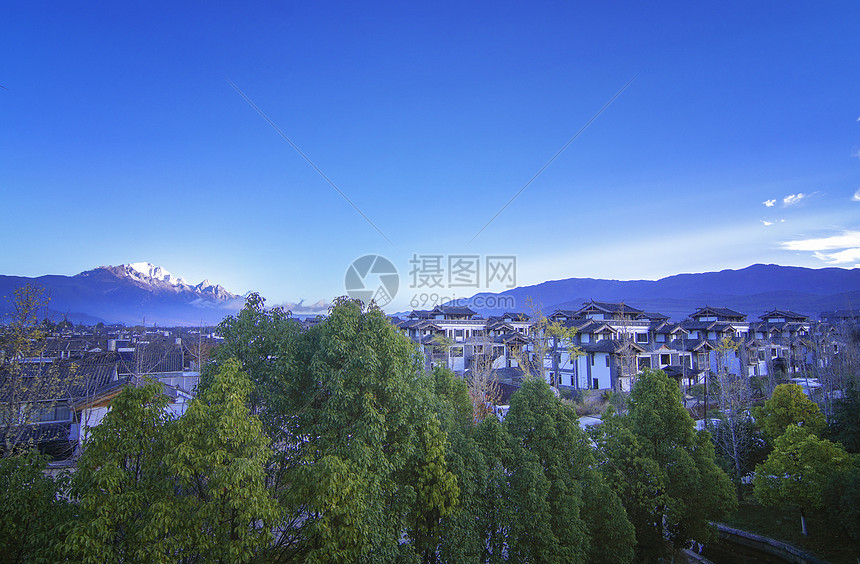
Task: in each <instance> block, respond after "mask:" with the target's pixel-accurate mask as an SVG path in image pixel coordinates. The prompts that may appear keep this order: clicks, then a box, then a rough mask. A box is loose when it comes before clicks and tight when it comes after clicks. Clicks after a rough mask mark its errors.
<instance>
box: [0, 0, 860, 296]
mask: <svg viewBox="0 0 860 564" xmlns="http://www.w3.org/2000/svg"><path fill="white" fill-rule="evenodd" d="M218 4H219V3H203V2H198V3H184V2H179V3H176V2H169V3H168V2H147V3H135V4H128V3H107V2H104V3H89V2H82V3H71V4H70V3H44V2H15V3H14V4H8V3H7V5H6V6H5V7H4V10H3V17H2V19H0V51H2V53H3V57H2V59H0V85H2V86H3V87H4V88H2V89H0V189H2V194H3V212H4V213H3V221H2V223H0V234H2V241H3V253H2V255H0V273H2V274H15V275H25V276H37V275H41V274H49V273H51V274H75V273H77V272H80V271H83V270H87V269H90V268H93V267H96V266H98V265H101V264H120V263H129V262H135V261H150V262H153V263H155V264H159V265H161V266H163V267H165V268H166V269H167V270H169V271H171V272H172V273H174V274H177V275H181V276H183V277H184V278H186V279H187V280H189V281H191V282H194V283H196V282H199V281H200V280H202V279H203V278H209V279H210V280H212V281H214V282H218V283H221V284H223V285H224V286H225V287H227V288H228V289H230V290H232V291H235V292H245V291H248V290H257V291H260V292H261V293H262V294H263V295H264V296H266V297H267V298H268V299H269V302H270V303H278V302H296V301H298V300H299V299H305V300H306V301H307V302H314V301H317V300H320V299H324V300H331V299H332V298H333V297H334V296H336V295H339V294H343V293H344V273H345V272H346V269H347V267H348V265H349V264H350V262H351V261H352V260H353V259H355V258H357V257H359V256H361V255H364V254H368V253H378V254H382V255H384V256H386V257H388V258H389V259H390V260H391V261H392V262H393V263H395V265H396V266H397V268H398V270H399V271H400V273H401V293H400V295H399V296H398V297H399V299H398V302H399V305H400V306H401V308H402V307H404V302H403V300H404V299H406V298H408V296H409V294H408V292H410V291H411V290H410V289H408V288H406V286H407V284H408V283H409V282H410V280H409V276H408V271H409V268H410V266H409V259H410V258H411V257H412V256H413V254H419V255H429V254H433V255H443V256H446V257H447V256H449V255H452V254H475V255H479V256H480V257H485V256H486V255H514V256H516V257H517V283H518V284H520V285H523V284H533V283H537V282H541V281H544V280H547V279H558V278H567V277H573V276H576V277H599V278H617V279H625V280H626V279H640V278H646V279H655V278H659V277H662V276H667V275H671V274H676V273H680V272H701V271H709V270H719V269H723V268H740V267H744V266H748V265H749V264H753V263H756V262H766V263H771V262H772V263H778V264H783V265H798V266H809V267H823V266H840V267H848V268H853V267H855V266H856V265H858V264H860V32H858V22H860V2H857V1H856V0H851V1H837V2H826V3H810V2H784V1H782V2H752V3H750V2H708V3H705V2H689V1H684V2H674V3H668V2H667V3H642V2H600V3H598V2H588V3H586V2H581V3H572V2H529V3H511V2H480V3H470V2H434V3H423V4H422V5H420V6H416V5H414V3H404V2H392V3H346V2H337V3H335V2H273V1H268V2H258V3H251V4H248V5H245V6H241V7H240V6H234V7H222V6H220V5H218ZM237 4H238V3H237ZM634 76H635V77H636V79H635V81H634V82H633V83H632V84H631V85H630V86H629V87H628V88H627V89H626V90H625V91H624V92H623V93H622V94H621V95H620V96H618V98H617V99H616V100H615V101H614V103H613V104H612V105H610V106H609V107H608V108H607V109H606V110H605V111H604V112H603V113H602V114H601V115H600V116H599V117H597V119H595V120H594V121H593V123H592V124H591V125H590V127H589V128H588V129H586V130H585V131H584V132H583V133H582V134H581V135H580V136H579V137H578V138H577V139H576V140H574V141H573V142H572V143H571V144H570V145H569V147H568V148H567V149H566V151H565V152H563V153H562V154H561V155H559V156H558V158H557V159H556V160H555V161H554V162H553V163H552V164H551V165H550V166H549V167H548V168H546V170H545V171H544V172H543V173H542V174H541V175H540V176H539V177H538V178H537V179H536V180H535V181H534V182H533V183H532V184H531V185H530V186H529V187H528V188H526V189H525V190H524V191H523V192H522V193H521V195H520V196H519V197H518V198H517V199H516V200H515V201H514V202H513V203H511V204H510V205H509V206H508V207H507V208H506V209H505V210H504V211H503V212H502V213H501V214H499V216H498V217H497V218H496V219H495V220H494V221H493V222H492V223H491V224H490V225H489V226H488V227H487V228H486V229H485V230H484V231H483V232H482V233H481V234H480V235H479V236H478V237H477V238H475V239H474V240H473V241H472V242H471V243H470V242H469V241H470V239H472V238H473V237H474V236H475V234H476V233H477V232H478V231H479V230H480V229H481V227H482V226H484V225H485V224H486V223H487V222H488V221H489V220H490V218H492V217H493V215H495V214H496V213H497V212H498V211H499V210H500V209H501V208H502V206H504V205H505V203H506V202H508V200H510V198H511V197H512V196H513V195H514V194H515V193H516V192H517V191H518V190H520V189H521V188H522V187H523V186H524V185H525V184H526V182H528V180H529V179H530V178H532V176H534V174H535V173H537V172H538V171H539V170H540V169H541V167H543V166H544V165H545V164H546V163H547V161H549V160H550V158H552V156H553V155H555V154H556V152H557V151H558V150H559V149H560V148H561V147H562V146H564V144H565V143H567V141H568V140H569V139H570V138H571V137H573V135H574V134H575V133H576V132H577V131H578V130H579V129H580V128H581V127H582V126H583V125H584V124H585V123H586V122H588V120H589V119H591V118H592V117H593V116H594V114H595V113H596V112H597V111H598V110H599V109H600V108H601V107H602V106H603V105H604V104H605V103H606V102H607V101H608V100H609V99H610V98H611V97H612V96H613V95H614V94H615V93H616V92H618V91H619V90H620V89H621V88H622V87H623V86H624V85H625V84H626V83H627V82H628V81H629V80H630V79H631V78H633V77H634ZM228 81H232V82H233V83H234V84H235V85H236V86H237V87H239V88H240V89H241V90H242V91H243V92H244V93H245V94H246V95H247V96H248V97H249V98H250V99H251V100H252V101H253V102H254V103H255V104H256V105H257V106H258V107H259V108H260V109H261V110H262V111H263V112H264V113H265V114H266V115H267V116H268V117H269V119H271V121H272V122H274V123H275V124H276V125H277V126H278V127H279V128H280V129H281V130H282V131H283V133H284V134H285V135H287V136H288V137H289V138H290V139H292V141H293V142H294V143H295V144H296V145H297V146H298V147H299V148H300V149H301V150H302V151H303V152H304V153H305V154H306V155H307V157H308V158H309V159H311V160H312V161H313V162H314V163H315V164H316V165H317V166H318V167H319V169H320V170H322V171H323V172H324V173H325V174H326V175H327V176H328V177H329V178H330V179H331V180H332V181H333V182H334V183H335V184H336V185H337V186H338V187H339V188H340V190H342V191H343V193H344V194H346V196H348V197H349V198H350V199H351V200H352V202H354V204H355V205H356V206H357V207H358V208H360V209H361V210H362V212H364V214H365V215H366V216H367V217H368V218H369V219H370V220H371V221H372V222H373V223H374V224H375V225H376V226H377V227H378V228H379V229H380V230H381V231H382V232H383V233H384V234H385V236H386V237H387V238H388V239H389V240H390V242H389V241H387V240H386V239H385V238H383V236H381V235H380V234H379V233H378V232H377V231H376V230H375V229H374V228H373V227H372V226H371V225H370V224H369V223H368V222H367V221H366V220H365V219H364V218H362V216H361V215H359V214H358V213H357V212H356V211H355V209H353V208H352V207H351V206H350V204H349V203H347V202H346V201H345V200H344V198H342V197H341V196H340V195H339V194H338V193H337V192H336V191H335V190H334V189H333V188H332V187H331V186H330V185H329V184H328V183H327V182H326V181H325V180H324V179H323V178H321V177H320V176H319V175H318V174H317V172H316V171H315V170H314V169H313V168H312V167H311V166H310V165H309V164H308V163H307V162H306V161H305V160H304V159H303V158H302V157H301V156H300V155H299V154H298V153H297V152H296V151H295V150H294V149H293V148H292V147H291V146H290V145H289V144H288V143H287V142H286V141H285V140H284V139H283V138H281V137H280V136H279V134H278V133H277V132H276V131H275V130H274V129H273V128H272V127H271V126H270V125H269V124H268V123H267V122H266V121H265V120H264V119H263V118H262V117H261V116H260V115H259V114H258V113H257V112H255V110H254V109H253V108H252V107H251V106H250V105H249V104H248V102H246V101H245V99H243V98H242V96H241V95H240V94H239V93H237V91H236V90H234V88H233V87H232V86H231V85H230V83H229V82H228ZM496 289H498V288H496ZM469 293H471V292H470V291H468V290H466V291H460V292H457V293H456V295H460V296H462V295H468V294H469ZM395 305H397V302H396V303H395ZM405 307H408V306H405Z"/></svg>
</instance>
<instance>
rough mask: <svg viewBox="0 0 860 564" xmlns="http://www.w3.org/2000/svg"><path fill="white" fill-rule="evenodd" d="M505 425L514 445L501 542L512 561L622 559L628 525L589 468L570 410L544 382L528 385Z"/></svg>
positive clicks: (629, 536) (630, 537)
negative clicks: (509, 508) (508, 515)
mask: <svg viewBox="0 0 860 564" xmlns="http://www.w3.org/2000/svg"><path fill="white" fill-rule="evenodd" d="M505 426H506V427H507V428H508V430H509V432H510V434H511V437H512V438H513V439H514V441H515V444H516V445H517V446H518V447H519V448H518V449H514V456H513V457H512V460H511V464H510V466H509V467H508V470H509V471H510V472H511V477H510V492H511V493H510V495H511V497H512V500H511V504H512V505H513V507H515V508H516V509H515V511H514V516H515V517H514V519H513V520H512V523H511V529H510V537H509V539H508V542H509V544H510V547H511V555H512V557H513V558H515V559H517V560H524V561H562V562H595V561H601V562H625V561H629V560H630V559H631V558H632V556H633V546H634V542H635V541H634V539H635V536H634V530H633V527H632V525H631V524H630V522H629V521H627V519H626V516H625V513H624V510H623V508H622V506H621V502H620V501H619V499H618V497H617V496H616V495H615V494H614V493H613V492H612V491H611V490H610V489H609V488H608V487H607V486H606V484H605V482H604V480H603V477H602V476H601V475H599V474H598V473H597V472H596V470H595V469H594V466H595V460H594V458H593V455H592V452H591V447H590V445H589V441H588V437H587V435H586V434H585V433H584V432H583V431H582V430H581V429H580V428H579V424H578V420H577V417H576V414H575V413H574V412H573V410H571V409H570V408H568V407H567V406H565V405H564V404H562V403H561V401H560V400H559V399H558V398H557V397H555V395H554V394H553V393H552V391H551V390H550V387H549V385H548V384H547V383H546V382H544V381H541V380H532V381H527V382H524V384H523V387H522V388H521V389H520V390H519V391H518V392H517V393H516V394H514V396H513V397H512V398H511V409H510V411H509V412H508V415H507V416H506V417H505ZM598 533H602V534H604V535H606V536H605V537H604V538H600V537H598V536H597V534H598ZM608 547H611V549H609V548H608Z"/></svg>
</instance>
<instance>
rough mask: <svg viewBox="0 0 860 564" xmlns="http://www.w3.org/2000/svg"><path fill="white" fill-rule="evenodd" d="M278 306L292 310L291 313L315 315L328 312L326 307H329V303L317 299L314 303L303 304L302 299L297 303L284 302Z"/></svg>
mask: <svg viewBox="0 0 860 564" xmlns="http://www.w3.org/2000/svg"><path fill="white" fill-rule="evenodd" d="M278 307H282V308H284V309H285V310H287V311H289V312H292V313H293V315H317V314H325V313H328V308H329V307H331V304H330V303H329V302H327V301H325V300H319V301H318V302H316V303H313V304H310V305H305V301H304V300H299V303H292V302H284V303H282V304H278Z"/></svg>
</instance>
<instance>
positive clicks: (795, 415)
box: [759, 384, 827, 441]
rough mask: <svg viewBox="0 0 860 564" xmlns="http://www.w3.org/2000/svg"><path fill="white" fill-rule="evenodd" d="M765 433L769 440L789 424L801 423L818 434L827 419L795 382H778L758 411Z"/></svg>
mask: <svg viewBox="0 0 860 564" xmlns="http://www.w3.org/2000/svg"><path fill="white" fill-rule="evenodd" d="M759 416H760V418H761V425H762V428H763V429H764V433H765V435H766V436H767V437H768V439H770V440H771V441H773V440H775V439H777V438H778V437H779V436H780V435H782V434H783V433H784V432H785V431H786V429H787V428H788V427H789V426H790V425H802V426H803V427H805V428H806V429H808V430H809V431H810V432H811V433H813V434H816V435H818V434H820V433H821V431H823V430H824V427H825V426H826V424H827V421H826V420H825V418H824V414H823V413H821V410H820V409H819V408H818V405H817V404H816V403H815V402H814V401H812V400H811V399H809V397H807V395H806V394H804V393H803V388H801V387H800V386H798V385H797V384H780V385H778V386H777V387H776V389H774V391H773V395H772V396H771V397H770V399H768V400H767V401H766V402H764V406H763V407H762V408H761V409H760V411H759Z"/></svg>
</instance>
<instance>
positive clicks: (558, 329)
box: [514, 298, 582, 388]
mask: <svg viewBox="0 0 860 564" xmlns="http://www.w3.org/2000/svg"><path fill="white" fill-rule="evenodd" d="M526 309H528V310H529V314H530V317H531V326H530V327H529V333H528V346H527V348H526V349H525V350H522V351H520V352H519V354H515V355H514V356H515V357H516V359H517V364H518V365H519V366H520V368H522V370H523V373H524V376H525V378H526V379H529V378H537V379H539V380H545V381H547V382H549V384H550V386H552V387H554V388H558V386H559V381H560V378H559V374H558V369H559V368H560V367H559V366H558V365H559V361H558V356H559V355H560V353H559V350H560V349H562V348H563V349H564V350H566V351H567V353H568V357H569V359H570V361H571V362H572V361H573V359H575V358H576V357H578V356H581V355H582V351H580V350H579V348H578V347H577V346H576V344H575V336H576V329H575V328H573V327H566V326H564V325H563V324H561V323H559V322H557V321H550V319H549V318H547V317H546V316H545V315H544V314H543V311H542V310H541V306H540V304H538V303H535V302H534V301H533V300H532V299H531V298H528V299H527V300H526ZM547 359H549V360H550V362H551V367H552V373H553V377H552V378H547V376H546V369H547V366H546V361H547Z"/></svg>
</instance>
